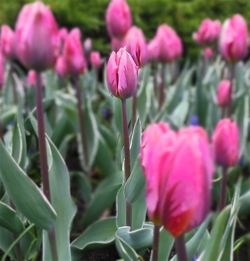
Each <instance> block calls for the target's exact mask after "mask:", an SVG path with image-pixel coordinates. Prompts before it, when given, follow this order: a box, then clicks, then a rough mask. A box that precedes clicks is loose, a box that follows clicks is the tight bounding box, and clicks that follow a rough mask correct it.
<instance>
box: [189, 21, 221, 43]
mask: <svg viewBox="0 0 250 261" xmlns="http://www.w3.org/2000/svg"><path fill="white" fill-rule="evenodd" d="M220 30H221V22H220V21H219V20H215V21H213V20H211V19H209V18H206V19H204V20H203V21H202V23H201V25H200V27H199V30H198V32H196V33H194V34H193V39H194V40H195V41H196V42H197V43H198V44H201V45H206V44H211V43H213V42H214V41H215V40H216V39H217V38H218V37H219V34H220Z"/></svg>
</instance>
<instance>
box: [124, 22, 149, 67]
mask: <svg viewBox="0 0 250 261" xmlns="http://www.w3.org/2000/svg"><path fill="white" fill-rule="evenodd" d="M124 44H125V45H126V49H127V51H128V52H129V53H130V55H131V56H132V58H133V59H134V61H135V63H136V65H137V66H139V67H141V66H142V65H144V64H145V63H146V60H147V44H146V40H145V37H144V34H143V32H142V30H141V29H140V28H138V27H136V26H133V27H131V28H130V29H129V31H128V32H127V34H126V37H125V39H124Z"/></svg>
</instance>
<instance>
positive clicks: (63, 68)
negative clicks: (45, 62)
mask: <svg viewBox="0 0 250 261" xmlns="http://www.w3.org/2000/svg"><path fill="white" fill-rule="evenodd" d="M55 70H56V73H57V74H58V75H59V76H60V77H65V76H67V75H68V67H67V64H66V61H65V59H64V58H63V57H62V56H60V57H58V58H57V61H56V68H55Z"/></svg>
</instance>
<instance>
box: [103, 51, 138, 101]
mask: <svg viewBox="0 0 250 261" xmlns="http://www.w3.org/2000/svg"><path fill="white" fill-rule="evenodd" d="M137 77H138V67H137V66H136V64H135V62H134V60H133V58H132V57H131V55H130V54H129V53H128V52H127V51H126V48H121V49H120V50H119V51H118V52H117V53H115V52H112V53H111V55H110V57H109V60H108V64H107V82H108V87H109V90H110V92H111V93H112V94H113V95H114V96H116V97H119V98H121V99H125V98H128V97H131V96H133V95H134V94H135V93H136V88H137Z"/></svg>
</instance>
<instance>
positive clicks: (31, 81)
mask: <svg viewBox="0 0 250 261" xmlns="http://www.w3.org/2000/svg"><path fill="white" fill-rule="evenodd" d="M27 80H28V85H29V86H36V81H37V73H36V71H35V70H29V72H28V77H27Z"/></svg>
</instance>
